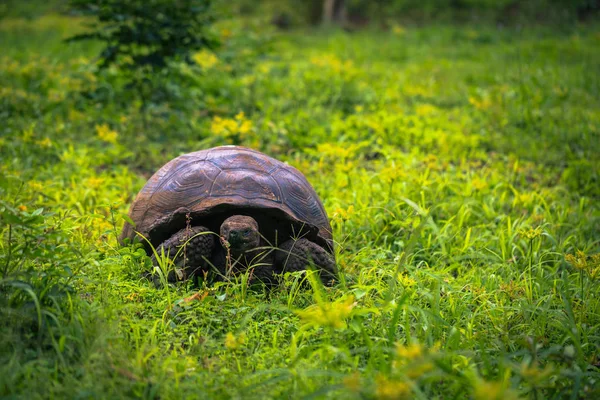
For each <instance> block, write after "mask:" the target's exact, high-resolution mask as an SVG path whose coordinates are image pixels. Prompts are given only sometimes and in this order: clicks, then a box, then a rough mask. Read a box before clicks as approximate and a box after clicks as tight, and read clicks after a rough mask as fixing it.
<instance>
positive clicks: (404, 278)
mask: <svg viewBox="0 0 600 400" xmlns="http://www.w3.org/2000/svg"><path fill="white" fill-rule="evenodd" d="M397 278H398V282H399V283H400V284H401V285H402V286H403V287H404V288H405V289H408V288H411V287H413V286H415V285H416V284H417V281H415V280H414V279H413V278H411V277H410V276H408V275H405V274H403V273H399V274H398V277H397Z"/></svg>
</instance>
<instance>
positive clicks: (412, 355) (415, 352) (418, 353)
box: [396, 343, 423, 361]
mask: <svg viewBox="0 0 600 400" xmlns="http://www.w3.org/2000/svg"><path fill="white" fill-rule="evenodd" d="M396 355H397V356H398V357H400V358H403V359H405V360H408V361H412V360H416V359H417V358H421V357H422V356H423V346H421V345H420V344H419V343H411V344H409V345H407V346H405V345H402V344H400V343H398V344H397V345H396Z"/></svg>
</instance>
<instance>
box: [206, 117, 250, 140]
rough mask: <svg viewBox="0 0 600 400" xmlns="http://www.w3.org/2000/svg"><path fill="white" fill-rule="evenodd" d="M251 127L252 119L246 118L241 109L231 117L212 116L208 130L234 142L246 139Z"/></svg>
mask: <svg viewBox="0 0 600 400" xmlns="http://www.w3.org/2000/svg"><path fill="white" fill-rule="evenodd" d="M252 128H253V125H252V121H250V120H249V119H246V116H245V115H244V112H243V111H242V112H240V113H238V114H237V115H236V116H235V117H234V118H233V119H230V118H221V117H213V119H212V122H211V125H210V131H211V132H212V133H213V134H214V135H216V136H220V137H222V138H225V139H229V140H232V141H233V142H234V143H235V144H239V143H240V142H242V141H244V140H246V139H248V138H249V136H250V133H251V131H252Z"/></svg>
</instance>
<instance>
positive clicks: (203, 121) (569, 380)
mask: <svg viewBox="0 0 600 400" xmlns="http://www.w3.org/2000/svg"><path fill="white" fill-rule="evenodd" d="M421 3H423V6H425V5H426V4H427V3H426V2H421ZM240 4H241V3H240ZM290 4H291V3H290ZM357 4H358V3H357ZM404 4H409V3H408V2H406V3H404ZM453 4H458V3H453ZM461 4H463V3H461ZM262 6H264V7H266V8H265V9H269V8H268V7H270V6H269V4H268V3H264V4H262ZM351 6H352V4H351V3H350V2H349V3H348V7H351ZM240 7H241V5H240ZM440 7H441V6H440ZM17 9H18V8H17ZM441 9H443V8H440V10H441ZM242 11H243V10H241V11H240V12H242ZM250 11H251V10H250ZM250 11H244V12H243V15H241V16H240V15H237V14H234V18H225V17H222V18H221V19H220V20H219V21H217V23H216V24H215V25H214V26H213V27H212V29H214V33H215V34H216V35H217V36H218V38H219V39H220V41H221V43H222V46H221V47H220V48H218V49H215V50H214V51H213V50H210V49H206V48H204V49H200V50H199V51H197V52H194V53H192V55H191V57H190V58H191V60H192V61H193V62H192V63H186V62H180V61H178V60H174V61H173V62H172V63H171V64H170V66H169V70H168V74H169V78H168V79H164V80H163V82H165V83H166V89H165V92H166V93H167V94H168V96H167V95H164V96H160V97H159V98H153V99H152V101H151V102H150V104H149V106H148V108H147V110H145V112H144V113H143V114H142V113H141V112H140V107H139V105H140V104H139V102H140V99H139V97H138V96H137V95H136V94H135V93H131V92H130V91H128V90H125V89H124V88H123V85H122V82H123V75H122V73H121V71H119V70H118V69H116V68H105V69H103V70H101V69H99V68H98V65H97V60H96V57H97V55H98V54H99V52H100V51H101V49H102V48H103V44H102V43H99V42H86V43H70V44H67V43H65V41H64V39H65V38H67V37H70V36H72V35H74V34H78V33H81V32H84V31H85V30H86V29H87V28H86V26H87V24H88V23H89V22H90V21H89V20H88V19H86V17H83V16H77V15H66V16H65V15H56V14H48V15H44V16H41V17H39V18H38V17H36V19H34V20H33V22H32V21H31V20H28V19H23V18H16V17H15V15H14V14H11V15H9V16H7V17H6V18H5V19H3V20H2V21H1V22H0V45H1V46H2V48H3V49H4V50H5V52H4V54H3V56H2V59H1V61H0V118H1V119H2V121H4V124H3V126H2V127H1V128H0V129H1V131H0V132H1V136H0V152H1V154H2V157H1V161H0V168H1V169H0V192H1V195H0V198H1V201H0V218H1V219H0V224H1V225H0V229H1V232H2V235H1V239H2V240H1V242H0V272H1V273H2V276H1V280H0V313H1V316H2V321H3V322H4V323H3V324H2V327H0V338H1V341H0V393H1V394H2V395H3V396H11V397H20V398H28V399H29V398H45V397H68V398H77V397H143V398H182V397H194V398H195V397H198V396H199V395H200V396H204V397H211V398H230V397H244V398H254V397H255V398H269V397H272V398H281V397H291V398H300V397H305V396H313V397H318V398H327V397H331V398H340V397H348V398H364V397H367V398H448V397H456V398H481V399H483V398H486V399H490V398H516V397H518V396H521V397H533V398H536V397H537V398H544V397H558V398H563V397H573V398H577V397H580V398H595V397H598V388H599V384H598V380H599V378H600V373H599V369H598V366H599V354H600V338H599V337H598V332H599V331H600V313H599V310H600V300H599V298H598V293H600V290H599V289H600V288H599V278H600V256H599V255H598V254H599V253H600V210H599V208H598V204H599V203H598V199H599V197H600V192H599V189H598V188H599V187H600V185H599V184H598V183H599V177H598V174H599V170H600V168H599V164H600V158H599V154H600V148H599V147H600V140H598V139H599V135H600V114H599V112H598V110H600V104H599V103H600V96H599V93H600V79H599V76H600V75H599V74H598V73H597V72H598V65H599V62H600V60H599V59H598V58H599V54H600V53H598V52H597V51H595V49H596V48H597V47H598V44H599V43H600V36H599V35H600V33H599V32H600V30H599V28H598V25H597V23H596V22H594V21H589V22H588V23H587V24H568V25H567V24H561V25H560V26H555V25H551V24H550V25H548V23H549V21H545V25H542V26H540V25H538V24H537V23H534V22H530V24H531V26H526V25H525V26H522V27H520V28H511V27H505V26H498V25H497V24H495V23H494V24H487V23H483V24H482V23H477V24H469V25H464V24H463V25H452V24H448V25H446V24H442V23H437V24H435V25H425V26H415V25H413V24H412V23H405V22H404V21H403V20H400V19H391V21H388V22H386V24H387V26H385V27H383V28H384V29H381V26H380V25H375V26H372V27H370V28H369V29H365V30H363V31H353V30H352V29H350V30H352V32H349V31H348V30H342V29H330V30H323V29H315V28H307V27H304V28H302V29H303V30H301V31H294V30H292V31H289V32H287V31H286V32H282V31H277V30H275V28H274V27H272V26H270V25H269V24H267V23H266V21H267V20H269V19H270V18H271V15H269V14H268V13H264V14H262V15H259V16H257V17H256V16H253V15H254V14H253V13H252V12H250ZM11 12H17V11H16V10H13V9H12V8H11ZM224 15H226V14H224ZM27 17H31V18H33V17H35V12H33V11H31V14H29V15H27ZM440 18H443V17H442V16H440ZM415 21H416V20H415ZM480 22H481V21H480ZM144 121H145V122H144ZM227 143H237V144H242V145H246V146H251V147H254V148H257V149H260V150H263V151H265V152H267V153H269V154H270V155H273V156H275V157H277V158H280V159H282V160H285V161H287V162H289V163H290V164H292V165H294V166H296V167H297V168H299V169H300V170H301V171H303V172H304V173H305V174H306V175H307V177H308V179H309V181H310V182H311V183H312V184H313V185H314V186H315V189H316V190H317V192H318V193H319V194H320V196H321V197H322V199H323V201H324V204H325V207H326V209H327V212H328V214H329V216H330V218H331V220H332V224H333V227H334V235H335V238H336V240H337V242H338V245H337V250H336V251H337V257H338V262H339V267H340V270H341V271H342V276H341V278H342V279H341V282H340V284H339V285H337V286H336V287H333V288H321V287H319V286H318V285H316V284H312V285H311V284H309V285H308V286H309V287H308V288H305V289H302V288H301V286H302V285H301V284H300V282H301V281H302V280H303V279H306V278H305V277H304V276H302V275H296V276H287V277H286V278H285V280H284V281H283V282H282V284H281V287H280V288H279V290H277V291H275V292H273V293H270V294H265V293H263V292H260V291H249V290H248V288H247V287H246V285H245V284H244V281H243V279H242V278H240V282H238V283H236V284H228V285H221V286H217V287H213V288H204V287H202V288H193V287H191V286H186V285H182V286H177V287H165V288H162V289H156V288H154V286H153V285H152V284H151V283H149V282H148V281H146V280H144V279H141V278H140V273H141V272H143V271H146V270H147V269H148V268H149V267H150V264H149V263H150V262H149V259H148V257H147V256H146V255H145V253H144V252H143V251H142V249H140V248H137V247H135V246H133V247H121V246H119V245H118V244H117V241H116V236H117V235H118V233H119V232H120V229H121V227H122V224H123V221H124V218H125V216H126V214H127V210H128V207H129V204H130V203H131V201H132V198H133V196H134V195H135V193H137V191H138V190H139V189H140V188H141V186H142V185H143V184H144V182H145V181H146V179H147V178H148V177H149V176H150V175H151V174H152V173H153V172H154V171H155V170H156V169H157V168H158V167H160V166H161V165H163V164H164V163H165V162H166V161H168V160H170V159H171V158H172V157H174V156H177V155H179V154H181V153H183V152H189V151H192V150H197V149H202V148H207V147H209V146H214V145H220V144H227Z"/></svg>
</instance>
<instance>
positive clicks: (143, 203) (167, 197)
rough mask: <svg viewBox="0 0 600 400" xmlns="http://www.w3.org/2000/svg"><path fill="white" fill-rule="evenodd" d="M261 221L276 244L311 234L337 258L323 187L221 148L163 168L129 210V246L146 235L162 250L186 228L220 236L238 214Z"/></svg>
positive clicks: (279, 165)
mask: <svg viewBox="0 0 600 400" xmlns="http://www.w3.org/2000/svg"><path fill="white" fill-rule="evenodd" d="M233 214H243V215H250V216H252V217H253V218H255V219H256V220H257V222H258V224H259V226H260V229H261V234H263V236H265V239H266V240H268V241H269V242H270V243H274V244H275V245H277V243H282V242H283V241H285V240H287V239H289V238H290V237H293V236H298V237H305V238H307V239H309V240H312V241H314V242H316V243H317V244H319V245H321V246H322V247H324V248H325V249H326V250H328V251H329V252H331V253H333V237H332V234H331V225H330V224H329V220H328V218H327V214H326V212H325V209H324V208H323V204H322V203H321V200H320V199H319V197H318V196H317V194H316V192H315V190H314V189H313V188H312V186H311V185H310V183H308V181H307V180H306V178H305V177H304V175H302V173H301V172H299V171H298V170H297V169H295V168H294V167H291V166H289V165H287V164H285V163H283V162H281V161H278V160H275V159H274V158H271V157H269V156H267V155H265V154H263V153H261V152H258V151H255V150H251V149H247V148H244V147H239V146H221V147H215V148H212V149H208V150H202V151H197V152H194V153H189V154H184V155H182V156H179V157H177V158H175V159H173V160H171V161H170V162H168V163H167V164H165V165H164V166H163V167H162V168H161V169H159V170H158V171H157V172H156V173H155V174H154V175H153V176H152V177H151V178H150V179H149V180H148V182H147V183H146V185H145V186H144V187H143V188H142V190H141V191H140V192H139V193H138V195H137V197H136V198H135V200H134V201H133V204H132V205H131V208H130V210H129V218H130V219H131V220H132V221H133V222H134V223H135V227H133V226H132V225H131V224H129V223H127V222H126V223H125V226H124V227H123V232H122V233H121V241H123V240H124V239H127V238H129V239H130V240H134V239H135V238H136V237H137V236H138V235H137V233H136V231H137V232H139V233H140V234H142V235H143V236H145V237H146V238H148V239H149V241H150V242H151V243H152V245H154V246H156V245H158V244H160V243H161V242H162V241H164V240H165V239H167V238H168V237H170V236H171V235H172V234H173V233H175V232H177V231H179V230H180V229H183V228H184V227H185V226H186V224H190V225H192V226H193V225H202V226H206V227H207V228H209V229H210V230H211V231H213V232H218V231H219V226H220V224H221V222H222V221H223V220H224V219H225V218H227V217H228V216H230V215H233Z"/></svg>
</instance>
